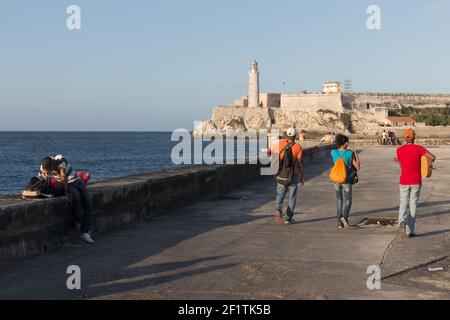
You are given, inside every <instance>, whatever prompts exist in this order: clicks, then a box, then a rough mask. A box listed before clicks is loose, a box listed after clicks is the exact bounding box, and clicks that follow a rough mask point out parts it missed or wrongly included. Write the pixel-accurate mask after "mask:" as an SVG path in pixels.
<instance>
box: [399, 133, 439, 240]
mask: <svg viewBox="0 0 450 320" xmlns="http://www.w3.org/2000/svg"><path fill="white" fill-rule="evenodd" d="M403 137H404V138H405V141H406V144H405V145H404V146H402V147H400V148H398V149H397V158H396V160H397V161H398V162H399V163H400V166H401V168H402V175H401V177H400V213H399V219H398V220H399V223H400V232H401V233H402V235H404V236H407V237H408V238H413V237H414V236H415V233H414V232H415V225H416V212H417V205H418V203H419V197H420V191H421V189H422V172H421V159H422V157H423V156H426V157H428V158H429V159H430V160H431V161H432V162H434V161H436V157H435V156H434V155H433V154H431V153H430V152H429V151H428V150H427V149H425V148H424V147H422V146H419V145H416V144H415V141H416V132H415V131H414V130H412V129H408V130H406V131H405V132H404V135H403Z"/></svg>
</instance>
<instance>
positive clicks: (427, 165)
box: [421, 156, 433, 179]
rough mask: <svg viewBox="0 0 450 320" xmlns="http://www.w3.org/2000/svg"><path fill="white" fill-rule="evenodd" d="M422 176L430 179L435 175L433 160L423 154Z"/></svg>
mask: <svg viewBox="0 0 450 320" xmlns="http://www.w3.org/2000/svg"><path fill="white" fill-rule="evenodd" d="M421 167H422V178H423V179H428V178H431V176H432V175H433V162H431V160H430V158H428V157H427V156H423V157H422V159H421Z"/></svg>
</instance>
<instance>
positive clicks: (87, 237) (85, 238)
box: [80, 233, 95, 243]
mask: <svg viewBox="0 0 450 320" xmlns="http://www.w3.org/2000/svg"><path fill="white" fill-rule="evenodd" d="M80 238H81V240H83V241H84V242H87V243H94V242H95V241H94V240H92V238H91V235H90V234H89V233H82V234H81V235H80Z"/></svg>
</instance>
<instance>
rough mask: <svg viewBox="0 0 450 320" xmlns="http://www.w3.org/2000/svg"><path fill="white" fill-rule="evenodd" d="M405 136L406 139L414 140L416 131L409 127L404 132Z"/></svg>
mask: <svg viewBox="0 0 450 320" xmlns="http://www.w3.org/2000/svg"><path fill="white" fill-rule="evenodd" d="M403 137H404V138H405V140H406V141H412V140H414V138H415V137H416V132H415V131H414V130H413V129H407V130H405V132H404V133H403Z"/></svg>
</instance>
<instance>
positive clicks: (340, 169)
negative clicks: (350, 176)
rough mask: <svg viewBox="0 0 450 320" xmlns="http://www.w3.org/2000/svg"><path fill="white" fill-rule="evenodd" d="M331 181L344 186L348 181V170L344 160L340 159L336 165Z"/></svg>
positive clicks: (332, 171) (331, 174)
mask: <svg viewBox="0 0 450 320" xmlns="http://www.w3.org/2000/svg"><path fill="white" fill-rule="evenodd" d="M330 180H331V181H332V182H334V183H337V184H342V183H345V181H347V168H346V167H345V161H344V158H339V160H338V161H336V164H335V165H334V167H333V169H332V170H331V173H330Z"/></svg>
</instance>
